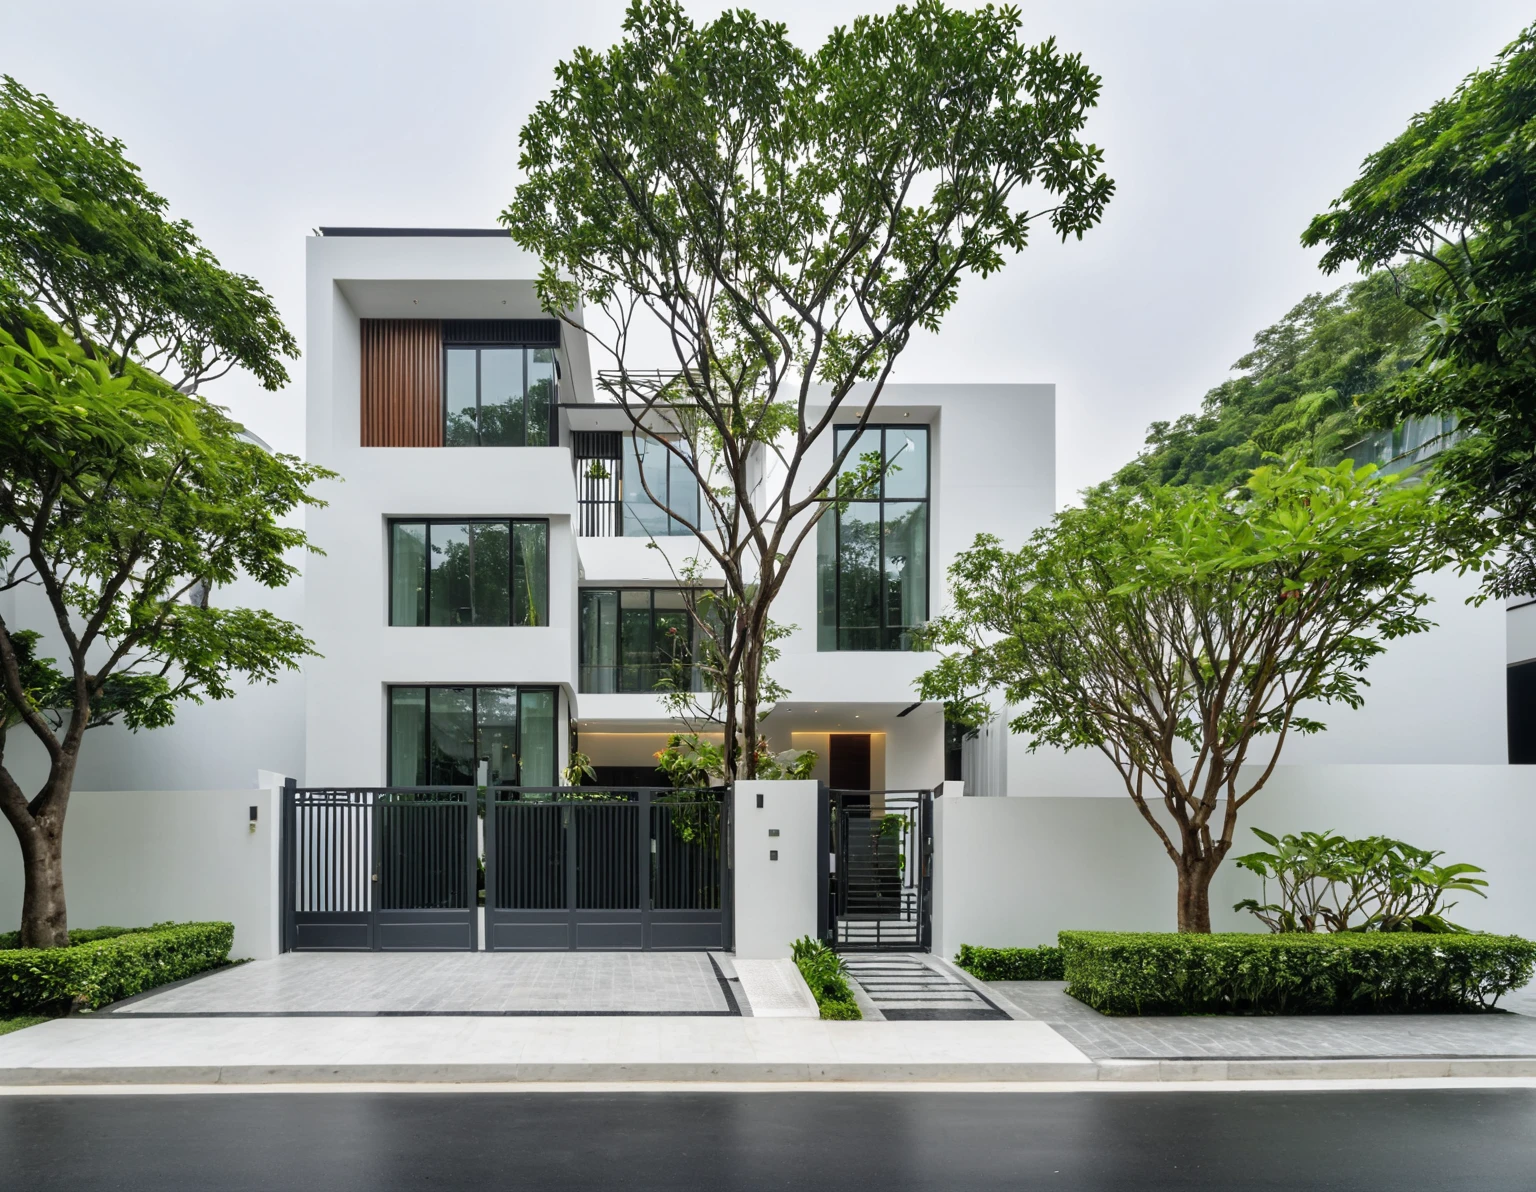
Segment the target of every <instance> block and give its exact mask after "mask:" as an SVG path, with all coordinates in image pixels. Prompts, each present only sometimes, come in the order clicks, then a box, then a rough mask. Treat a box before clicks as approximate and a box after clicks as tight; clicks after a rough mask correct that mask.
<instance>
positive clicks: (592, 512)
mask: <svg viewBox="0 0 1536 1192" xmlns="http://www.w3.org/2000/svg"><path fill="white" fill-rule="evenodd" d="M571 465H572V468H573V470H574V471H575V474H576V533H577V534H578V535H579V536H581V537H583V538H677V537H688V536H690V535H691V534H692V533H693V531H691V530H690V529H688V527H687V526H685V525H684V524H683V523H682V522H680V521H678V520H677V519H676V518H675V517H672V516H670V515H669V514H668V513H667V511H666V510H665V509H663V508H662V507H661V506H660V505H658V504H657V503H656V501H653V500H652V499H651V494H655V495H656V497H657V498H659V499H660V501H661V502H662V503H663V504H665V505H666V506H668V507H669V508H670V509H671V510H672V512H674V513H680V514H682V515H683V516H685V517H687V518H688V519H689V520H691V521H694V522H697V521H698V518H699V491H698V481H697V480H696V479H695V478H694V476H693V473H692V472H691V471H690V470H689V469H688V466H687V464H686V463H684V462H683V461H682V460H679V459H678V458H677V457H676V456H675V455H674V454H673V453H672V452H671V451H670V450H668V449H666V448H665V447H663V446H662V445H661V444H660V443H658V442H657V441H656V440H654V439H651V438H648V437H647V436H645V435H639V436H636V435H632V434H627V433H624V432H622V431H616V430H579V431H572V432H571ZM647 490H649V491H647Z"/></svg>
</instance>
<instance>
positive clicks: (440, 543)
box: [389, 518, 549, 625]
mask: <svg viewBox="0 0 1536 1192" xmlns="http://www.w3.org/2000/svg"><path fill="white" fill-rule="evenodd" d="M389 623H390V624H391V625H548V624H549V523H548V522H547V521H535V520H526V521H525V520H520V519H513V518H453V519H448V518H441V519H438V518H412V519H409V520H407V519H403V518H402V519H399V520H395V521H391V522H390V523H389Z"/></svg>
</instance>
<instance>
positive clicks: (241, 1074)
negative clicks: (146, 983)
mask: <svg viewBox="0 0 1536 1192" xmlns="http://www.w3.org/2000/svg"><path fill="white" fill-rule="evenodd" d="M1477 1077H1536V1057H1509V1058H1485V1059H1455V1058H1421V1059H1372V1058H1368V1057H1361V1058H1351V1059H1234V1060H1221V1059H1167V1060H1126V1059H1122V1060H1114V1059H1111V1060H1100V1061H1098V1062H1097V1063H1091V1064H1072V1063H1039V1064H1031V1063H1018V1064H1010V1063H997V1064H859V1063H848V1064H757V1063H737V1064H713V1065H711V1064H694V1063H675V1064H674V1063H665V1062H658V1063H649V1064H602V1063H595V1064H594V1063H575V1064H316V1065H278V1066H262V1065H182V1066H176V1065H167V1066H164V1067H147V1066H146V1067H129V1066H122V1067H109V1066H103V1067H88V1068H45V1067H28V1068H5V1069H0V1086H5V1087H11V1088H16V1087H28V1086H38V1085H58V1086H62V1085H125V1084H131V1085H155V1084H189V1085H193V1084H202V1085H207V1084H221V1085H263V1084H541V1083H546V1082H552V1083H570V1082H582V1083H600V1082H608V1083H621V1084H622V1083H630V1082H635V1083H640V1082H645V1083H655V1082H666V1083H676V1082H689V1083H705V1084H707V1083H716V1082H718V1083H763V1084H773V1083H797V1082H825V1083H839V1082H852V1081H869V1082H885V1083H898V1084H905V1083H909V1082H927V1083H941V1084H956V1083H985V1082H1003V1083H1020V1084H1025V1083H1027V1084H1033V1083H1042V1082H1045V1083H1050V1082H1056V1083H1073V1084H1089V1083H1094V1082H1103V1083H1110V1084H1119V1083H1200V1082H1205V1081H1254V1080H1280V1081H1283V1080H1296V1081H1320V1080H1321V1081H1327V1080H1341V1081H1342V1080H1393V1079H1447V1078H1449V1079H1455V1078H1463V1079H1465V1078H1477Z"/></svg>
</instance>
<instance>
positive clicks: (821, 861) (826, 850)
mask: <svg viewBox="0 0 1536 1192" xmlns="http://www.w3.org/2000/svg"><path fill="white" fill-rule="evenodd" d="M831 854H832V796H831V794H830V792H829V791H828V790H827V784H826V783H825V782H817V783H816V889H817V891H818V893H817V898H816V938H817V939H819V940H821V941H822V943H825V944H830V943H831V942H832V864H831V860H832V857H831Z"/></svg>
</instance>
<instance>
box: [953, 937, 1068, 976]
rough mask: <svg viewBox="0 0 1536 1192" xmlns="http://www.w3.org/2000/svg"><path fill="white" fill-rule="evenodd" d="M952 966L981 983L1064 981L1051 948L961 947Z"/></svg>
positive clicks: (1058, 956) (1058, 952)
mask: <svg viewBox="0 0 1536 1192" xmlns="http://www.w3.org/2000/svg"><path fill="white" fill-rule="evenodd" d="M955 965H956V967H958V968H963V969H964V970H965V971H966V972H968V973H970V974H971V976H973V977H975V978H977V979H978V980H981V981H1065V980H1066V979H1067V977H1066V973H1065V971H1064V970H1063V967H1062V965H1063V959H1062V953H1061V949H1060V948H1058V947H1056V946H1055V945H1054V944H1041V945H1040V946H1039V947H1038V948H978V947H976V946H975V945H974V944H961V945H960V951H959V953H958V954H957V955H956V956H955Z"/></svg>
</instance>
